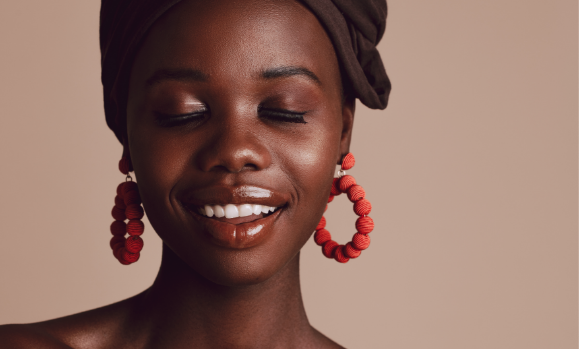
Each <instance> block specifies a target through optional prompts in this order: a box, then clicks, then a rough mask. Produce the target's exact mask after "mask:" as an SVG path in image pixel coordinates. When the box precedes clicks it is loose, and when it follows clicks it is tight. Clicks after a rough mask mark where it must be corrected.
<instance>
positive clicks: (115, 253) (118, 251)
mask: <svg viewBox="0 0 579 349" xmlns="http://www.w3.org/2000/svg"><path fill="white" fill-rule="evenodd" d="M117 246H118V245H117ZM121 249H124V244H123V247H121V248H116V246H115V248H113V256H115V258H116V259H119V260H120V259H121Z"/></svg>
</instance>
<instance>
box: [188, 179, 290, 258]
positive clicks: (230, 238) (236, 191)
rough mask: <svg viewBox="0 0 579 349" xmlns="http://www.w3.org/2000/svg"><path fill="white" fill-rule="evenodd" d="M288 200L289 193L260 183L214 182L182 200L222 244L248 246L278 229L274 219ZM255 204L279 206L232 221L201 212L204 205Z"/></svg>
mask: <svg viewBox="0 0 579 349" xmlns="http://www.w3.org/2000/svg"><path fill="white" fill-rule="evenodd" d="M287 202H288V200H287V198H286V197H285V195H283V194H280V193H276V192H275V191H272V190H269V189H265V188H261V187H256V186H249V185H244V186H237V187H227V186H212V187H204V188H199V189H198V190H195V191H192V192H188V193H187V194H186V195H184V196H183V198H182V199H181V203H182V205H183V207H184V208H185V209H186V211H187V212H188V213H189V215H190V216H191V217H192V218H193V219H194V220H195V221H196V222H197V223H198V225H199V226H200V227H201V230H202V231H203V232H204V233H205V234H206V236H207V237H208V238H209V240H210V241H211V242H212V243H214V244H216V245H218V246H221V247H227V248H233V249H245V248H249V247H253V246H256V245H258V244H260V243H261V242H263V241H265V240H266V239H267V237H268V236H270V235H271V234H272V233H273V231H274V229H273V226H274V223H275V221H276V220H277V219H278V217H279V216H280V214H281V212H282V211H283V210H284V207H285V205H286V204H287ZM226 204H234V205H240V204H255V205H267V206H273V207H278V209H277V210H276V211H275V212H273V213H271V214H269V215H267V216H266V217H263V218H258V219H255V220H253V221H250V222H244V223H239V224H232V223H229V222H223V221H221V220H217V219H215V218H209V217H206V216H204V215H201V214H200V213H198V212H197V210H196V207H202V206H204V205H226Z"/></svg>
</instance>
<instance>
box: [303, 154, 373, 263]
mask: <svg viewBox="0 0 579 349" xmlns="http://www.w3.org/2000/svg"><path fill="white" fill-rule="evenodd" d="M355 163H356V160H355V159H354V155H352V153H348V154H347V155H346V156H345V157H344V160H343V161H342V167H341V169H340V171H338V178H334V180H333V182H332V189H331V191H330V198H329V199H328V203H330V202H332V200H334V197H335V196H337V195H340V194H342V193H346V194H347V195H348V199H350V201H351V202H352V203H353V204H354V212H355V213H356V214H357V215H358V216H360V217H359V218H358V220H356V230H357V232H356V233H355V234H354V236H353V238H352V241H350V242H348V243H347V244H346V245H339V244H338V243H337V242H335V241H334V240H332V236H331V235H330V232H329V231H328V230H326V229H325V227H326V218H324V217H323V216H322V219H321V220H320V222H319V223H318V226H317V227H316V233H315V234H314V241H315V242H316V244H317V245H318V246H321V247H322V253H323V254H324V256H326V257H327V258H334V259H335V260H336V261H338V262H340V263H346V262H348V261H349V260H350V258H357V257H358V256H360V254H361V253H362V250H365V249H367V248H368V246H370V237H369V236H368V234H369V233H370V232H371V231H372V230H373V229H374V221H373V220H372V218H370V217H368V214H370V211H371V210H372V205H371V204H370V201H368V200H366V199H365V196H366V192H365V191H364V189H363V188H362V187H361V186H359V185H357V184H356V180H355V179H354V177H352V176H350V175H346V170H349V169H351V168H352V167H354V164H355ZM327 209H328V206H326V210H327Z"/></svg>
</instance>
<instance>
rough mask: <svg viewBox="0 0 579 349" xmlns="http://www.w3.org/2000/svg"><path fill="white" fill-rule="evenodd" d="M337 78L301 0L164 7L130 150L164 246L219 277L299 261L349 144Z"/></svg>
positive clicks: (244, 277)
mask: <svg viewBox="0 0 579 349" xmlns="http://www.w3.org/2000/svg"><path fill="white" fill-rule="evenodd" d="M340 86H341V81H340V73H339V67H338V62H337V58H336V56H335V52H334V49H333V46H332V44H331V41H330V40H329V38H328V37H327V35H326V33H325V31H324V29H323V27H322V26H321V25H320V23H319V22H318V20H317V19H316V18H315V16H314V15H313V14H312V13H310V12H309V10H307V9H306V8H305V7H303V6H302V5H301V4H299V3H298V2H295V1H290V0H288V1H280V0H276V1H263V0H261V1H250V0H248V1H227V0H219V1H184V2H182V3H180V4H178V5H177V6H175V7H174V8H173V9H171V10H170V11H169V12H168V13H166V14H165V15H164V16H163V17H162V18H161V19H160V20H159V21H158V22H157V23H156V24H155V25H154V26H153V27H152V28H151V30H150V32H149V33H148V35H147V37H146V39H145V41H144V42H143V45H142V47H141V49H140V51H139V52H138V54H137V57H136V59H135V62H134V65H133V68H132V72H131V80H130V87H129V102H128V109H127V135H128V148H129V149H126V151H128V152H130V156H131V160H132V164H133V168H134V170H135V173H136V176H137V179H138V183H139V187H140V192H141V196H142V199H143V205H144V207H145V209H146V212H147V215H148V218H149V220H150V222H151V224H152V225H153V227H154V229H155V231H156V232H157V233H158V234H159V236H160V237H161V238H162V239H163V241H164V243H165V244H166V245H167V246H168V247H169V248H170V249H171V250H172V251H173V252H174V253H175V254H176V255H177V256H179V258H181V259H182V260H183V261H184V262H185V263H186V264H188V265H189V266H190V267H191V268H193V269H194V270H195V271H197V272H198V273H200V274H201V275H203V276H204V277H206V278H208V279H209V280H211V281H213V282H216V283H219V284H223V285H244V284H254V283H258V282H261V281H264V280H266V279H268V278H270V277H271V276H272V275H274V274H275V273H276V272H277V271H279V270H280V269H282V268H283V267H284V266H285V265H286V264H287V263H288V262H289V261H290V260H291V259H292V258H294V257H296V255H297V254H298V252H299V250H300V249H301V247H302V246H303V245H304V244H305V243H306V241H307V240H308V239H309V237H310V236H311V234H312V232H313V231H314V229H315V227H316V225H317V223H318V221H319V219H320V217H321V215H322V213H323V211H324V208H325V206H326V202H327V199H328V196H329V192H330V185H331V182H332V177H333V174H334V170H335V165H336V163H337V162H339V161H340V159H341V156H342V155H344V154H345V153H347V151H348V147H349V141H350V134H351V127H352V121H353V103H351V102H350V103H345V104H343V103H342V101H341V89H340ZM258 205H262V207H261V208H260V207H259V206H258ZM263 206H268V207H273V208H275V211H274V212H273V213H272V212H269V211H268V210H267V208H264V207H263ZM206 207H211V209H206ZM222 209H223V210H224V213H222V212H221V210H222ZM236 210H237V215H241V216H242V217H235V216H236ZM211 211H213V212H211ZM264 211H268V213H267V214H266V213H264ZM248 213H249V215H247V214H248ZM211 214H213V216H212V217H208V216H210V215H211ZM222 214H225V215H226V216H224V217H217V216H221V215H222Z"/></svg>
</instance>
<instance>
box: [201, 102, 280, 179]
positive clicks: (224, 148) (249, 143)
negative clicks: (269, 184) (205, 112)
mask: <svg viewBox="0 0 579 349" xmlns="http://www.w3.org/2000/svg"><path fill="white" fill-rule="evenodd" d="M224 114H225V113H224ZM245 114H246V115H243V114H241V113H239V112H238V113H227V114H225V115H215V114H213V115H212V116H211V119H212V120H210V121H209V122H211V123H212V125H211V127H210V129H211V135H212V136H211V137H210V138H209V139H207V141H206V142H205V145H204V146H203V147H202V148H201V149H200V151H199V153H198V156H197V162H198V166H199V168H200V169H201V170H202V171H204V172H211V171H226V172H230V173H238V172H242V171H252V170H253V171H258V170H263V169H265V168H267V167H269V165H270V164H271V154H270V152H269V149H268V148H267V147H266V144H265V143H266V142H265V140H264V139H263V138H262V137H260V133H259V131H258V128H259V125H258V124H259V120H258V119H257V116H253V115H247V113H245Z"/></svg>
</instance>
